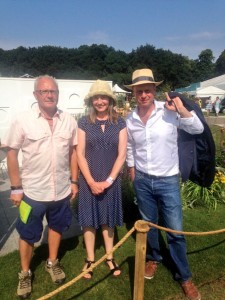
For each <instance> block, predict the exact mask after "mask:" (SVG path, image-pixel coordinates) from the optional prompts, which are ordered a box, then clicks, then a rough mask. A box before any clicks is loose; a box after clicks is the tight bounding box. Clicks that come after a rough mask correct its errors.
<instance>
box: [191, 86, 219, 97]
mask: <svg viewBox="0 0 225 300" xmlns="http://www.w3.org/2000/svg"><path fill="white" fill-rule="evenodd" d="M224 95H225V90H222V89H219V88H217V87H215V86H212V85H211V86H207V87H205V88H202V89H197V90H196V96H197V97H210V96H211V97H212V98H213V97H215V96H219V97H223V96H224Z"/></svg>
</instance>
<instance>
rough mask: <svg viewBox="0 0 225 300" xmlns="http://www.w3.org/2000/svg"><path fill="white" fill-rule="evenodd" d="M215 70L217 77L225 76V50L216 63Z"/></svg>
mask: <svg viewBox="0 0 225 300" xmlns="http://www.w3.org/2000/svg"><path fill="white" fill-rule="evenodd" d="M215 70H216V73H217V75H223V74H225V50H224V51H223V52H222V53H221V54H220V56H219V57H218V59H217V61H216V66H215Z"/></svg>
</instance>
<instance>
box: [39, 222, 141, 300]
mask: <svg viewBox="0 0 225 300" xmlns="http://www.w3.org/2000/svg"><path fill="white" fill-rule="evenodd" d="M134 231H135V229H134V227H132V228H131V229H130V230H129V231H128V232H127V234H126V235H125V236H124V237H123V238H122V239H121V240H120V241H119V242H118V243H117V244H116V245H115V246H114V247H113V248H112V251H110V252H109V253H106V254H105V255H104V256H102V257H101V258H100V259H99V260H98V261H96V262H95V263H94V264H92V265H91V267H90V268H88V269H86V270H85V271H83V272H82V273H80V274H79V275H78V276H77V277H75V278H74V279H72V280H70V281H69V282H67V283H65V284H64V285H62V286H60V287H59V288H58V289H56V290H54V291H53V292H51V293H49V294H47V295H45V296H43V297H41V298H38V299H37V300H46V299H49V298H51V297H53V296H54V295H56V294H58V293H59V292H61V291H63V290H65V289H66V288H68V287H70V286H71V285H73V284H74V283H75V282H77V281H78V280H80V279H81V278H82V277H83V276H84V275H85V274H86V273H88V272H89V271H91V270H92V269H94V268H96V267H97V266H98V265H99V264H100V263H102V262H103V261H104V260H105V259H106V258H107V256H108V255H109V254H111V253H113V252H114V251H115V250H116V249H117V248H119V247H120V246H121V245H122V244H123V243H124V242H125V241H126V240H127V239H128V237H129V236H130V235H131V234H132V233H133V232H134Z"/></svg>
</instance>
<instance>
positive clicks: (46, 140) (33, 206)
mask: <svg viewBox="0 0 225 300" xmlns="http://www.w3.org/2000/svg"><path fill="white" fill-rule="evenodd" d="M33 95H34V97H35V99H36V100H37V103H38V106H37V107H36V108H35V109H33V110H30V111H27V112H23V113H20V114H18V116H16V117H15V119H14V120H13V122H12V124H11V127H10V129H9V131H8V133H7V135H6V136H5V138H4V144H6V145H7V146H8V153H7V164H8V173H9V178H10V182H11V194H10V199H11V200H12V202H13V204H14V205H16V206H18V207H19V208H20V209H21V210H22V207H24V208H25V209H24V211H23V212H21V211H20V216H19V218H18V221H17V225H16V228H17V231H18V233H19V235H20V239H19V252H20V259H21V272H20V273H19V284H18V288H17V295H18V296H19V297H21V298H23V299H26V298H28V297H29V296H30V294H31V291H32V272H31V270H30V263H31V259H32V254H33V247H34V243H36V242H38V241H39V240H40V238H41V235H42V231H43V225H42V221H43V217H44V215H45V216H46V219H47V222H48V248H49V256H48V259H47V261H46V264H45V270H46V271H47V272H48V273H49V274H50V276H51V279H52V281H53V282H54V283H56V284H61V283H63V282H64V280H65V273H64V271H63V269H62V267H61V265H60V263H59V260H58V250H59V246H60V241H61V237H62V233H63V232H64V231H65V230H67V229H68V228H69V226H70V224H71V220H72V212H71V209H70V200H71V199H73V198H74V197H75V196H76V194H77V192H78V186H77V183H78V182H77V180H78V165H77V158H76V145H77V123H76V121H75V119H74V118H73V117H72V116H71V115H70V114H68V113H66V112H63V111H61V110H59V109H58V108H57V103H58V97H59V90H58V84H57V82H56V80H55V79H54V78H53V77H51V76H48V75H44V76H40V77H38V78H37V79H36V80H35V83H34V92H33ZM19 150H22V169H21V170H20V168H19V160H18V153H19ZM70 179H71V180H70ZM20 206H21V207H20ZM29 211H30V212H29ZM26 219H27V220H26Z"/></svg>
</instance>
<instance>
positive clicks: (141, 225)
mask: <svg viewBox="0 0 225 300" xmlns="http://www.w3.org/2000/svg"><path fill="white" fill-rule="evenodd" d="M151 227H154V228H157V229H159V230H163V231H166V232H171V233H175V234H183V235H195V236H203V235H212V234H220V233H224V232H225V229H219V230H213V231H204V232H188V231H178V230H173V229H170V228H165V227H163V226H159V225H156V224H154V223H151V222H147V221H144V220H139V221H137V222H135V224H134V227H132V228H131V229H130V230H129V231H128V232H127V233H126V235H125V236H124V237H123V238H122V239H121V240H120V241H119V242H118V243H117V244H116V245H115V246H114V247H113V249H112V251H110V252H109V253H106V254H105V255H104V256H102V257H101V258H100V259H99V260H98V261H96V262H95V263H94V264H92V265H91V267H90V268H88V269H86V270H84V271H83V272H82V273H80V274H79V275H78V276H77V277H75V278H74V279H72V280H70V281H69V282H67V283H65V284H64V285H62V286H60V287H59V288H57V289H56V290H54V291H53V292H50V293H48V294H46V295H45V296H43V297H41V298H38V299H37V300H46V299H49V298H51V297H53V296H54V295H56V294H58V293H60V292H61V291H63V290H65V289H67V288H68V287H70V286H71V285H73V284H74V283H75V282H77V281H78V280H80V279H81V278H83V276H84V275H85V274H87V273H88V272H89V271H91V270H93V269H94V268H96V267H97V266H98V265H99V264H100V263H102V262H103V261H104V260H105V259H106V258H107V256H108V255H109V254H111V253H113V252H114V251H116V249H118V248H119V247H120V246H121V245H122V244H123V243H124V242H125V241H126V240H127V239H128V237H129V236H130V235H131V234H132V233H133V232H134V231H135V230H137V231H138V232H142V233H146V232H148V231H149V230H150V229H151Z"/></svg>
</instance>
